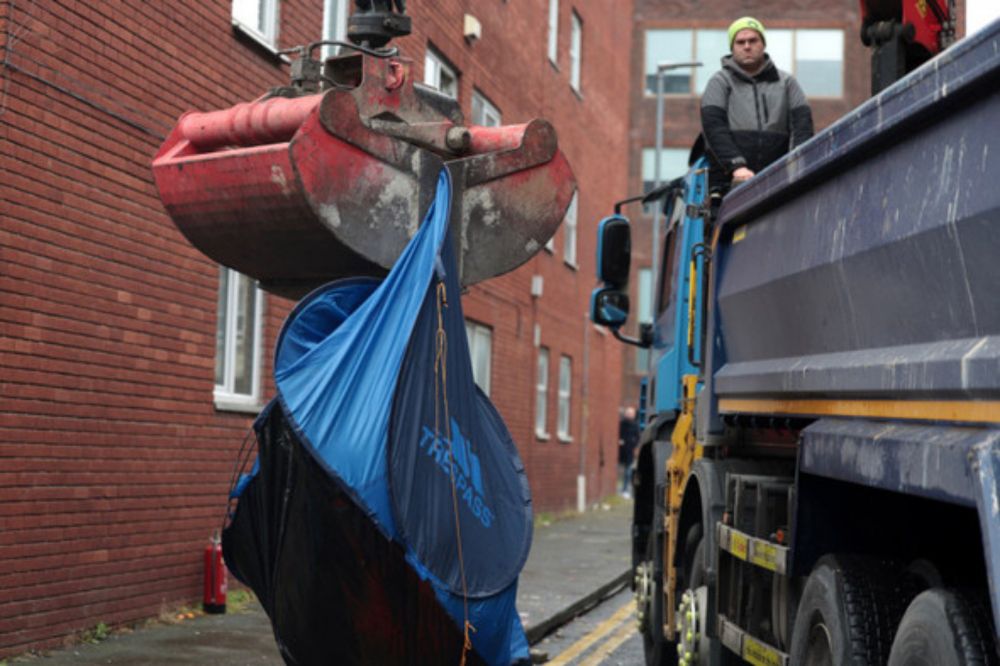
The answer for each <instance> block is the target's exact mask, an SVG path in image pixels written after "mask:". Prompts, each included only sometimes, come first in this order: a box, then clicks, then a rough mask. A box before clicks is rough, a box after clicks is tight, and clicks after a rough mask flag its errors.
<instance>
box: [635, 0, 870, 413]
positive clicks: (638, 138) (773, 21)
mask: <svg viewBox="0 0 1000 666" xmlns="http://www.w3.org/2000/svg"><path fill="white" fill-rule="evenodd" d="M746 15H752V16H754V17H755V18H757V19H759V20H760V21H761V22H762V23H763V24H764V26H765V28H766V30H767V52H768V53H769V55H770V56H771V58H772V60H774V62H775V64H776V65H777V66H778V68H779V69H782V70H784V71H787V72H789V73H791V74H793V75H794V76H795V77H796V79H797V80H798V81H799V83H800V84H801V86H802V88H803V90H804V91H805V93H806V95H807V97H808V99H809V104H810V107H811V108H812V112H813V121H814V123H815V127H816V130H817V131H819V130H820V129H822V128H824V127H827V126H828V125H830V124H831V123H833V122H834V121H836V120H837V119H838V118H840V117H842V116H843V115H844V114H846V113H847V112H848V111H849V110H851V109H853V108H854V107H856V106H857V105H858V104H860V103H861V102H863V101H864V100H865V99H867V98H868V95H869V90H870V75H869V71H870V64H869V57H870V55H869V51H868V50H867V49H866V48H865V47H864V46H863V45H862V43H861V40H860V37H859V35H860V27H861V14H860V11H859V5H858V3H857V2H856V0H819V1H815V2H814V1H811V0H810V1H806V0H792V1H791V2H777V1H775V0H756V1H754V2H745V1H743V0H713V2H710V3H691V2H686V1H678V0H668V1H663V0H636V2H635V13H634V17H635V26H634V31H635V35H634V44H635V47H634V48H633V49H632V61H631V77H630V84H631V96H630V99H631V135H630V141H629V153H630V160H629V189H628V193H630V194H633V193H634V194H638V193H642V192H646V191H649V190H651V189H652V188H653V186H654V184H655V182H656V181H655V174H656V162H657V151H656V117H657V80H656V79H657V77H656V71H657V64H658V63H662V62H701V63H702V66H701V67H698V68H685V69H677V70H671V71H668V72H666V73H665V75H664V81H663V91H664V94H663V100H662V104H663V117H664V124H663V133H662V149H661V151H660V152H659V161H660V181H661V182H667V181H669V180H672V179H674V178H676V177H678V176H679V175H681V174H683V173H684V171H685V170H686V169H687V163H688V156H689V154H690V150H691V147H692V145H693V144H694V142H695V139H696V138H697V137H698V135H699V133H700V132H701V119H700V105H701V97H700V95H701V92H702V91H703V90H704V89H705V85H706V84H707V83H708V80H709V78H711V76H712V75H713V74H714V73H715V72H717V71H718V70H719V67H720V64H719V63H720V59H721V58H722V56H724V55H726V54H728V53H729V45H728V40H727V34H726V33H727V28H728V26H729V24H730V23H731V22H732V21H734V20H735V19H737V18H739V17H741V16H746ZM624 197H625V194H624V193H623V194H622V195H621V196H619V198H620V199H621V198H624ZM626 214H628V215H629V216H630V217H631V218H632V220H633V223H634V224H633V228H632V234H633V236H632V247H633V253H632V266H633V269H632V271H633V272H632V276H631V278H632V279H631V280H630V284H631V299H632V303H633V304H634V305H633V316H632V317H630V326H631V330H632V332H633V334H634V333H635V332H636V331H637V327H638V323H639V322H641V321H645V322H651V321H652V320H653V317H654V310H655V309H656V307H657V298H656V294H655V292H656V285H657V283H658V280H654V276H653V273H652V270H651V269H650V264H651V255H652V224H653V210H652V208H651V207H647V208H646V209H645V210H643V209H642V208H640V206H639V205H638V204H635V205H633V207H632V208H631V209H630V210H628V211H627V212H626ZM663 223H664V218H663V216H662V215H661V216H660V224H661V225H662V224H663ZM661 231H662V229H661ZM664 236H665V234H663V233H660V234H659V239H660V241H661V242H662V241H663V240H664ZM662 253H663V248H660V249H659V256H661V257H662ZM659 265H660V266H662V262H660V263H659ZM647 365H648V352H647V351H646V350H642V349H637V348H635V347H630V348H629V349H628V350H627V351H626V352H625V353H624V358H623V362H622V386H623V401H624V402H625V403H626V404H636V403H637V402H638V400H639V394H640V382H641V379H642V376H643V375H644V374H645V373H646V368H647Z"/></svg>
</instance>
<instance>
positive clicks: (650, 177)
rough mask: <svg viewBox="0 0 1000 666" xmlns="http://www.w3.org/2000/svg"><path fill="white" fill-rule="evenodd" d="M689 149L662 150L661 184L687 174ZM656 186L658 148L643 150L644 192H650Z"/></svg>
mask: <svg viewBox="0 0 1000 666" xmlns="http://www.w3.org/2000/svg"><path fill="white" fill-rule="evenodd" d="M689 156H690V151H689V150H688V149H687V148H663V149H661V150H660V184H661V185H662V184H663V183H668V182H670V181H671V180H673V179H674V178H678V177H680V176H683V175H684V174H685V173H687V170H688V157H689ZM655 186H656V148H643V149H642V191H643V192H644V193H645V192H649V191H651V190H652V189H653V188H654V187H655Z"/></svg>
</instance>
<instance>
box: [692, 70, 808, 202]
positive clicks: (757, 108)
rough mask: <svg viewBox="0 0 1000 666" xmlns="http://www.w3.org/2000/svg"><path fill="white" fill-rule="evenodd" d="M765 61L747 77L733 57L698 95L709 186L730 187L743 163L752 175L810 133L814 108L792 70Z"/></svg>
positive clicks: (716, 187)
mask: <svg viewBox="0 0 1000 666" xmlns="http://www.w3.org/2000/svg"><path fill="white" fill-rule="evenodd" d="M764 57H765V58H766V62H765V65H764V67H763V69H761V71H760V72H758V73H757V74H756V75H755V76H750V75H748V74H747V73H746V72H744V71H743V70H742V69H740V67H739V65H737V64H736V63H735V62H734V61H733V57H732V56H731V55H727V56H725V57H724V58H723V59H722V69H721V70H719V71H718V72H717V73H716V74H715V75H714V76H713V77H712V78H711V79H709V81H708V86H707V87H706V88H705V93H704V95H702V98H701V123H702V128H703V130H704V133H705V144H706V146H707V148H708V157H709V163H710V165H711V169H710V171H709V182H710V183H711V184H712V187H713V189H718V188H719V187H720V186H722V187H724V186H728V184H729V181H730V180H731V179H732V173H733V171H735V170H736V169H738V168H739V167H742V166H745V167H748V168H749V169H751V170H752V171H753V172H754V173H756V172H758V171H760V170H761V169H763V168H764V167H766V166H767V165H768V164H770V163H771V162H773V161H775V160H776V159H778V158H779V157H781V156H782V155H784V154H785V153H787V152H788V151H789V150H790V149H792V148H795V147H796V146H798V145H799V144H801V143H804V142H805V141H806V140H807V139H809V137H811V136H812V134H813V121H812V112H811V111H810V110H809V104H808V103H807V102H806V96H805V94H804V93H803V92H802V88H801V87H800V86H799V84H798V82H797V81H796V80H795V78H794V77H792V75H791V74H788V73H786V72H783V71H781V70H779V69H778V68H777V67H775V66H774V63H773V62H772V61H771V58H770V56H767V55H765V56H764Z"/></svg>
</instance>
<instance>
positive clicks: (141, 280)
mask: <svg viewBox="0 0 1000 666" xmlns="http://www.w3.org/2000/svg"><path fill="white" fill-rule="evenodd" d="M348 4H349V3H348V1H347V0H280V4H279V0H214V1H212V2H203V1H201V0H197V1H196V0H186V1H185V2H171V3H150V2H145V1H142V0H115V1H114V2H107V3H90V2H82V1H74V0H36V1H35V2H26V3H16V4H15V3H11V2H3V3H0V49H2V51H3V58H2V59H0V60H2V62H0V401H2V402H0V658H2V657H3V656H4V655H9V654H16V653H18V652H21V651H24V650H26V649H29V648H40V647H47V646H53V645H57V644H59V643H60V642H61V641H63V640H64V639H65V637H66V636H68V635H70V634H72V633H75V632H79V631H82V630H85V629H87V628H89V627H93V626H94V625H96V624H97V623H99V622H104V623H107V624H109V625H115V624H122V623H128V622H131V621H135V620H139V619H142V618H145V617H149V616H152V615H156V614H157V613H158V612H160V611H161V610H163V609H165V608H169V607H171V606H172V605H175V604H179V603H182V602H192V601H194V600H195V599H197V598H198V595H199V592H200V585H201V553H202V548H203V546H204V544H205V542H206V539H207V538H208V536H209V535H210V534H211V533H212V531H213V530H215V529H216V528H217V527H219V526H220V524H221V522H222V518H223V512H224V501H223V500H224V498H225V493H226V490H227V488H228V485H229V482H230V477H231V474H232V471H233V463H234V461H235V459H236V456H237V452H238V450H239V449H240V445H241V442H242V441H243V439H244V437H245V435H246V434H247V432H248V428H249V426H250V423H251V421H252V417H253V415H254V413H255V412H256V410H257V409H258V408H259V407H260V406H261V405H262V404H263V403H264V401H266V400H267V399H268V398H269V397H270V396H271V394H272V393H273V388H272V381H271V378H270V358H271V350H272V348H273V344H274V340H275V337H276V334H277V332H278V330H279V327H280V325H281V322H282V320H283V318H284V316H285V315H286V313H287V312H288V310H289V309H290V307H291V305H292V304H291V303H290V302H288V301H285V300H283V299H280V298H276V297H273V296H269V295H261V294H259V293H257V292H256V291H255V289H254V287H253V285H252V284H250V283H249V282H248V281H247V280H246V279H245V278H242V277H241V276H238V275H235V274H232V273H230V272H228V271H220V269H219V267H218V266H216V265H214V264H213V263H212V262H211V261H209V260H208V259H206V258H205V257H204V256H202V255H201V254H200V253H198V252H197V251H196V250H194V249H193V248H192V247H191V246H190V245H189V244H188V243H187V241H186V240H185V239H184V238H183V237H182V236H181V234H180V233H179V232H178V231H177V229H176V228H175V227H174V226H173V225H172V224H171V222H170V221H169V219H168V218H167V217H166V215H165V214H164V212H163V210H162V207H161V206H160V203H159V200H158V198H157V196H156V192H155V189H154V187H153V182H152V177H151V173H150V167H149V163H150V159H151V157H152V155H153V154H154V152H155V151H156V149H157V148H158V146H159V145H160V143H161V141H162V140H163V138H164V137H165V136H166V134H167V133H168V132H169V130H170V128H171V127H172V126H173V124H174V122H175V120H176V118H177V117H178V116H179V115H180V114H181V113H182V112H184V111H185V110H188V109H192V108H194V109H202V110H208V109H216V108H224V107H228V106H231V105H233V104H235V103H238V102H242V101H247V100H250V99H253V98H255V97H257V96H259V95H260V94H261V93H262V92H263V91H265V90H267V89H268V88H269V87H272V86H275V85H280V84H284V83H285V82H286V81H287V73H288V67H287V63H286V62H284V61H283V60H282V59H281V58H280V57H279V56H278V55H277V54H276V50H277V49H280V48H287V47H291V46H294V45H297V44H302V43H306V42H308V41H311V40H313V39H316V38H318V37H320V33H321V32H323V33H324V35H325V36H327V37H334V36H338V35H339V34H342V31H343V26H344V23H345V21H346V13H347V9H348ZM410 4H411V8H410V10H411V14H412V16H413V23H414V27H415V30H414V34H413V35H412V36H410V37H408V38H405V39H402V40H399V41H398V42H397V44H398V45H399V46H400V47H401V49H402V51H403V53H404V55H406V56H408V57H410V58H412V59H413V60H414V61H415V72H416V73H417V75H418V76H420V77H422V78H426V79H427V80H428V81H431V82H432V83H434V84H435V85H437V86H439V87H441V88H442V89H446V90H449V91H451V92H452V94H454V95H455V96H456V97H457V98H458V100H459V102H460V105H461V107H462V109H463V110H464V111H465V113H466V116H467V118H471V119H472V120H473V121H474V122H480V123H481V124H489V123H492V122H495V121H501V122H503V123H504V124H510V123H518V122H523V121H525V120H527V119H530V118H532V117H536V116H540V117H544V118H547V119H548V120H550V121H551V122H553V124H554V125H555V127H556V129H557V131H558V132H559V136H560V144H561V147H562V149H563V150H564V151H565V153H566V155H567V156H568V158H569V160H570V163H571V164H572V166H573V168H574V171H575V173H576V177H577V179H578V183H579V194H578V198H577V201H576V203H575V204H574V206H573V207H572V208H571V211H570V215H569V221H568V223H567V224H564V225H563V228H561V229H560V231H559V232H558V233H557V234H556V236H555V238H554V240H553V243H552V244H551V247H550V248H549V249H548V250H546V251H543V252H540V253H539V255H538V256H537V257H535V258H534V259H532V260H531V261H529V262H528V264H527V265H526V266H524V267H522V268H521V269H519V270H518V271H516V272H514V273H512V274H509V275H507V276H504V277H502V278H499V279H496V280H494V281H492V282H489V283H487V284H485V285H483V286H480V287H475V288H473V289H471V290H470V292H469V293H468V294H467V296H466V298H465V301H464V303H465V309H466V315H467V317H468V320H469V325H468V330H469V332H470V337H471V339H472V343H473V344H472V347H473V354H474V361H475V362H476V364H477V381H479V382H480V383H481V384H482V385H484V387H486V389H487V390H488V392H489V393H490V395H491V397H492V398H493V400H494V402H495V403H496V404H497V407H498V408H499V410H500V412H501V413H502V414H503V415H504V417H505V419H506V421H507V423H508V426H509V427H510V430H511V432H512V434H513V436H514V439H515V441H516V442H517V443H518V446H519V448H520V450H521V455H522V458H523V459H524V461H525V464H526V465H527V470H528V477H529V480H530V482H531V485H532V490H533V492H534V498H535V506H536V509H538V510H561V509H566V508H570V507H573V506H575V505H576V502H577V487H578V477H582V478H583V479H584V480H585V487H586V491H585V498H586V499H587V500H588V501H593V500H595V499H597V498H599V497H601V496H603V495H606V494H609V493H610V492H612V490H613V486H614V478H615V446H616V437H617V410H616V407H617V405H618V403H619V396H620V383H619V382H620V379H619V378H620V377H621V350H620V347H619V345H618V343H617V342H616V341H614V340H613V339H611V338H610V336H607V335H605V334H604V333H603V332H601V331H598V330H597V329H595V328H594V327H593V326H591V325H589V324H588V323H587V322H586V315H585V313H586V308H587V299H588V296H589V292H590V290H591V288H592V287H593V285H594V258H593V252H594V232H595V227H596V221H597V219H598V218H599V216H600V215H601V214H602V213H603V212H604V211H606V210H607V206H608V202H609V201H611V200H613V199H614V197H616V196H618V195H619V193H620V192H622V191H625V190H626V189H627V186H628V181H627V174H628V171H629V167H628V153H627V150H626V142H627V133H628V125H629V117H628V111H627V106H628V103H627V100H628V99H629V77H628V76H627V72H628V70H629V66H630V63H629V60H628V58H629V52H630V49H629V48H627V47H626V46H627V45H629V44H631V42H632V13H631V6H630V5H631V3H629V2H616V3H608V2H604V1H603V0H560V1H559V2H555V0H530V1H526V2H506V1H505V0H479V1H477V2H462V1H460V0H442V1H439V2H433V3H432V2H414V3H410ZM553 9H554V11H553ZM466 15H470V16H472V17H474V19H475V20H476V21H477V22H478V23H479V25H480V26H481V33H480V35H479V37H478V38H476V39H474V40H470V39H466V38H465V34H466V32H467V28H466V24H467V21H466ZM623 45H626V46H623Z"/></svg>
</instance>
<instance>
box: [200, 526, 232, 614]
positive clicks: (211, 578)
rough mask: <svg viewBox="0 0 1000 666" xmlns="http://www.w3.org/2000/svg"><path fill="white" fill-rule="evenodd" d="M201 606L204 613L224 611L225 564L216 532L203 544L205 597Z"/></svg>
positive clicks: (220, 542)
mask: <svg viewBox="0 0 1000 666" xmlns="http://www.w3.org/2000/svg"><path fill="white" fill-rule="evenodd" d="M202 608H204V609H205V612H206V613H225V612H226V564H225V562H223V560H222V539H220V538H219V533H218V532H216V533H215V534H213V535H212V537H211V538H210V539H209V540H208V544H206V545H205V598H204V599H203V600H202Z"/></svg>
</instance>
